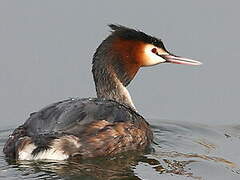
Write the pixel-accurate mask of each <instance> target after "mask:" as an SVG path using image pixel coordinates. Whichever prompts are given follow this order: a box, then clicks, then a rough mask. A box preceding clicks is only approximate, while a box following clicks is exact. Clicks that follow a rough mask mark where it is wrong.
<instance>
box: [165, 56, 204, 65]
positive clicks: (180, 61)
mask: <svg viewBox="0 0 240 180" xmlns="http://www.w3.org/2000/svg"><path fill="white" fill-rule="evenodd" d="M161 57H162V58H164V59H165V60H166V62H169V63H174V64H185V65H194V66H197V65H201V64H202V63H201V62H199V61H196V60H192V59H189V58H184V57H179V56H175V55H161Z"/></svg>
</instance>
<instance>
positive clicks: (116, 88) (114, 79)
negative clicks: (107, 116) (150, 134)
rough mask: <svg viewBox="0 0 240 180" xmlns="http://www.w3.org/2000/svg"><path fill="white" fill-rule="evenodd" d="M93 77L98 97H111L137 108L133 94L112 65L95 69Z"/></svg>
mask: <svg viewBox="0 0 240 180" xmlns="http://www.w3.org/2000/svg"><path fill="white" fill-rule="evenodd" d="M93 77H94V82H95V87H96V92H97V97H98V98H104V99H110V100H114V101H117V102H119V103H120V104H124V105H127V106H129V107H131V108H132V109H134V110H135V106H134V104H133V102H132V99H131V96H130V94H129V92H128V90H127V88H126V87H125V86H124V84H123V82H122V81H121V79H120V78H119V77H118V74H117V73H116V72H115V71H114V70H113V67H111V66H105V67H104V68H103V69H101V67H97V69H95V70H93Z"/></svg>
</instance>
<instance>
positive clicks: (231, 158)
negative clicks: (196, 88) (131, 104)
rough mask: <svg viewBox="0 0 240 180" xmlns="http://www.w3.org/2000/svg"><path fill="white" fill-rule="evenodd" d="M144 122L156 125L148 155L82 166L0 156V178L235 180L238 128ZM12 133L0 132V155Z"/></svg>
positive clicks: (239, 168)
mask: <svg viewBox="0 0 240 180" xmlns="http://www.w3.org/2000/svg"><path fill="white" fill-rule="evenodd" d="M150 122H158V125H152V130H153V131H154V137H155V138H154V143H153V150H152V151H151V152H148V153H145V154H137V153H126V154H121V155H118V156H116V157H111V158H110V157H109V158H97V159H88V160H84V161H83V160H75V161H44V162H38V161H34V162H33V161H25V162H10V161H8V160H7V159H5V157H4V155H3V153H2V151H1V152H0V178H1V179H5V178H6V179H83V180H90V179H104V180H107V179H153V180H154V179H169V180H172V179H173V180H175V179H176V180H179V179H189V180H190V179H197V180H204V179H210V180H221V179H223V180H226V179H228V180H235V179H236V180H239V179H240V156H239V147H240V139H239V138H240V125H235V126H218V127H211V126H206V125H201V124H191V123H177V122H173V121H165V120H151V121H150ZM151 124H154V123H151ZM13 129H14V128H13V127H12V128H1V129H0V149H2V148H3V145H4V142H5V141H6V139H7V137H8V135H9V134H10V133H11V132H12V130H13ZM80 161H81V162H80Z"/></svg>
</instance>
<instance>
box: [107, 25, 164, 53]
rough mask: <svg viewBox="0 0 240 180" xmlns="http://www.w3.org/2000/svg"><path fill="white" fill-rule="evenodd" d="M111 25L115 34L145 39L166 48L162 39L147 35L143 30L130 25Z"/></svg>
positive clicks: (140, 39)
mask: <svg viewBox="0 0 240 180" xmlns="http://www.w3.org/2000/svg"><path fill="white" fill-rule="evenodd" d="M109 27H110V28H111V29H112V30H113V31H112V35H113V36H118V37H120V38H123V39H126V40H137V41H143V42H146V43H149V44H153V45H154V46H157V47H160V48H164V49H165V47H164V45H163V42H162V41H161V39H158V38H156V37H153V36H150V35H147V34H145V33H144V32H142V31H139V30H135V29H130V28H128V27H125V26H121V25H115V24H110V25H109Z"/></svg>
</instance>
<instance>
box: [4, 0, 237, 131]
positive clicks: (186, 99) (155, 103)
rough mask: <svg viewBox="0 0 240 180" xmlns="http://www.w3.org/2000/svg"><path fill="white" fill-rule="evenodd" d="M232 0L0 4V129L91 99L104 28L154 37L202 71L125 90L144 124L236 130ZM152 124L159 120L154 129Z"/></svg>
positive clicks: (151, 76)
mask: <svg viewBox="0 0 240 180" xmlns="http://www.w3.org/2000/svg"><path fill="white" fill-rule="evenodd" d="M239 6H240V3H239V1H233V0H232V1H218V0H212V1H207V0H201V1H192V0H181V1H173V0H168V1H160V0H156V1H139V0H135V1H134V0H132V1H127V0H121V1H104V0H102V1H99V0H98V1H97V0H96V1H77V0H71V1H69V0H64V1H63V0H51V1H49V0H38V1H31V0H28V1H27V0H21V1H17V0H15V1H14V0H12V1H10V0H2V1H0V121H1V122H2V126H8V125H17V124H21V123H22V122H24V121H25V119H26V118H27V117H28V115H29V113H31V112H33V111H37V110H39V109H40V108H42V107H44V106H45V105H48V104H49V103H52V102H56V101H59V100H63V99H66V98H68V97H90V96H95V89H94V83H93V79H92V75H91V60H92V55H93V53H94V51H95V49H96V48H97V46H98V45H99V43H101V41H102V40H103V39H104V38H105V37H106V36H107V35H108V34H109V28H108V27H107V26H106V25H107V24H110V23H118V24H122V25H125V26H129V27H133V28H137V29H140V30H142V31H144V32H146V33H148V34H151V35H154V36H156V37H158V38H161V39H162V40H163V42H164V43H165V45H166V47H167V49H168V50H169V51H171V52H172V53H174V54H176V55H181V56H186V57H190V58H195V59H196V60H199V61H202V62H203V65H202V66H201V67H192V66H183V65H182V66H181V65H171V64H164V65H159V66H154V67H149V68H143V69H141V71H140V72H139V73H138V75H137V76H136V78H135V80H134V81H133V82H132V84H131V85H130V86H129V88H128V89H129V90H130V93H131V96H132V98H133V101H134V103H135V106H136V107H137V109H138V111H139V112H140V113H141V114H143V115H144V116H145V117H146V118H154V119H169V120H174V121H189V122H194V123H198V122H199V123H204V124H232V123H239V119H240V118H239V111H240V109H239V107H240V106H239V102H240V95H239V92H240V85H239V76H240V72H239V66H240V50H239V42H240V36H239V32H240V23H239V17H240V11H239ZM155 122H156V123H157V120H156V121H155Z"/></svg>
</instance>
